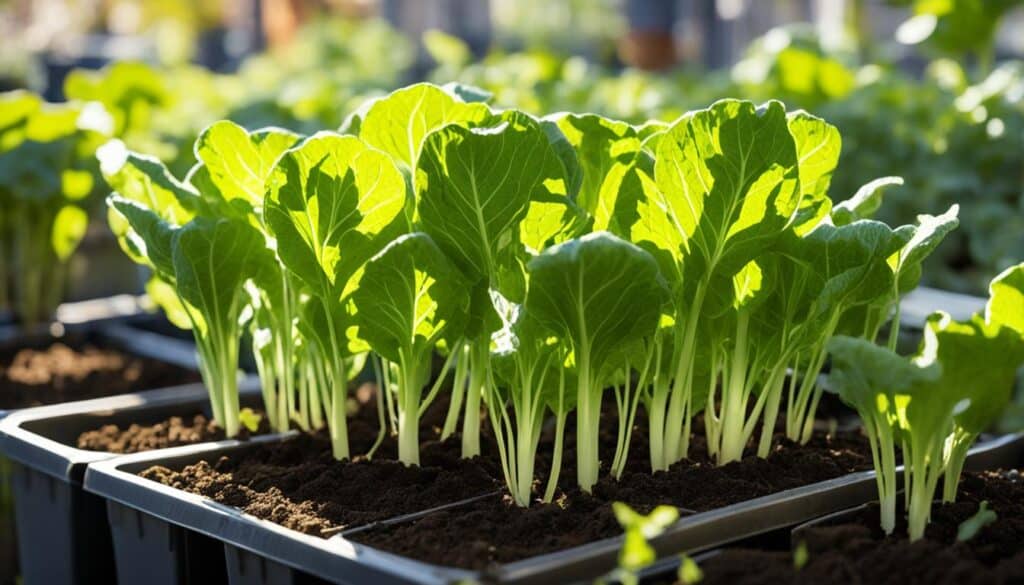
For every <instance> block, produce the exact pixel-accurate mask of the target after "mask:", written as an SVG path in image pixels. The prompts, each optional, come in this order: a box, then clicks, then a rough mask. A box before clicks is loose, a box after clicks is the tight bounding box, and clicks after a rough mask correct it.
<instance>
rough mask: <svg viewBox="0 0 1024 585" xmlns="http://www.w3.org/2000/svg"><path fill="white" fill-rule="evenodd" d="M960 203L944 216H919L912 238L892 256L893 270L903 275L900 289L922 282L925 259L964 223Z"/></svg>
mask: <svg viewBox="0 0 1024 585" xmlns="http://www.w3.org/2000/svg"><path fill="white" fill-rule="evenodd" d="M959 212H960V206H959V205H953V206H951V207H950V208H949V210H948V211H946V213H943V214H941V215H919V216H917V226H916V227H915V229H914V235H913V237H912V238H910V241H908V242H907V243H906V245H905V246H903V248H902V249H901V250H900V251H899V254H898V255H895V256H893V257H892V258H890V259H889V263H890V265H892V267H893V271H894V272H896V273H897V275H898V278H899V292H900V293H905V292H909V291H911V290H913V289H915V288H917V284H918V282H920V281H921V263H922V262H924V260H925V258H927V257H928V256H929V255H930V254H931V253H932V252H933V251H934V250H935V248H937V247H938V245H939V244H941V243H942V240H944V239H945V238H946V236H947V235H949V233H950V232H952V231H953V230H955V229H956V228H957V226H959V225H960V220H959V219H958V218H957V215H958V214H959Z"/></svg>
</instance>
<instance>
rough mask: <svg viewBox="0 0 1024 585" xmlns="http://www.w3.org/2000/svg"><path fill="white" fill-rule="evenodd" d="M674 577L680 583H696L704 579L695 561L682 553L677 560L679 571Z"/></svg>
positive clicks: (692, 584) (694, 584)
mask: <svg viewBox="0 0 1024 585" xmlns="http://www.w3.org/2000/svg"><path fill="white" fill-rule="evenodd" d="M676 578H677V579H679V582H680V583H682V585H697V583H700V582H701V581H703V580H704V571H701V570H700V566H698V565H697V561H695V560H693V559H692V558H690V557H689V556H688V555H682V556H681V557H680V560H679V571H678V572H677V573H676Z"/></svg>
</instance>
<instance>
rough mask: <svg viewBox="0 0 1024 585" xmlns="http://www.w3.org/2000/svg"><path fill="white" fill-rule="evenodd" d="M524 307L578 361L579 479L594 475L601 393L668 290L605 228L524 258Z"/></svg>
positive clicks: (647, 330)
mask: <svg viewBox="0 0 1024 585" xmlns="http://www.w3.org/2000/svg"><path fill="white" fill-rule="evenodd" d="M527 270H528V272H529V279H530V284H529V289H528V290H527V293H526V302H525V307H526V311H527V313H528V314H529V315H531V318H533V319H536V320H537V321H538V323H539V324H540V325H542V326H543V327H544V328H546V329H547V330H548V331H549V332H551V333H553V334H555V335H556V336H558V337H559V338H560V339H562V340H563V341H564V342H565V343H567V344H568V345H569V346H570V347H571V348H572V352H573V359H574V362H575V364H576V372H577V386H576V421H577V423H576V450H577V469H576V474H577V477H576V479H577V482H578V483H579V486H580V488H581V489H583V490H584V491H587V492H589V491H590V490H591V489H592V488H593V486H594V484H595V483H597V478H598V473H599V471H600V467H601V461H600V457H599V453H598V431H599V430H600V416H601V401H602V398H603V395H604V389H605V387H606V384H607V383H608V382H609V381H610V379H611V376H612V375H613V374H614V373H615V370H616V369H618V367H619V364H620V363H622V361H621V360H622V358H624V357H625V354H626V351H627V350H628V349H629V348H630V345H631V344H632V343H634V342H637V341H639V340H642V339H644V338H650V337H652V336H653V335H654V334H655V332H656V330H657V325H658V320H659V317H660V315H661V308H662V305H663V304H664V303H665V301H666V300H667V290H666V286H665V284H664V282H663V281H662V279H661V276H660V275H659V273H658V266H657V263H656V262H655V261H654V258H653V257H652V256H651V255H650V254H648V253H647V252H645V251H644V250H642V249H640V248H638V247H637V246H634V245H633V244H630V243H629V242H626V241H625V240H622V239H620V238H618V237H616V236H614V235H612V234H610V233H608V232H597V233H593V234H588V235H586V236H583V237H581V238H579V239H575V240H570V241H568V242H565V243H562V244H558V245H556V246H553V247H551V248H549V249H548V250H545V251H544V252H543V253H541V254H540V255H538V256H537V257H535V258H534V259H532V260H531V261H530V262H529V264H528V265H527Z"/></svg>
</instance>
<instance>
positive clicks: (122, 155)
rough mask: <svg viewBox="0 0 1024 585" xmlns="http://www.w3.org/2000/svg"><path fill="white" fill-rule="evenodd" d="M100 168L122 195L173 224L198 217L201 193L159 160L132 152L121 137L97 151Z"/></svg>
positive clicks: (183, 222) (182, 223) (114, 188)
mask: <svg viewBox="0 0 1024 585" xmlns="http://www.w3.org/2000/svg"><path fill="white" fill-rule="evenodd" d="M96 157H97V158H98V159H99V161H100V170H101V171H102V173H103V178H104V179H106V181H107V183H108V184H109V185H110V187H111V189H113V190H114V191H115V192H116V193H117V194H118V195H120V196H121V197H123V198H125V199H129V200H132V201H135V202H136V203H138V204H140V205H142V206H144V207H147V208H149V209H151V210H152V211H153V212H154V213H156V214H157V215H158V216H160V218H161V219H163V220H164V221H167V222H169V223H171V224H172V225H185V224H186V223H188V222H189V220H191V219H192V218H193V217H195V215H196V212H197V209H198V206H199V194H198V193H197V192H196V190H195V189H194V188H192V186H191V185H189V184H187V183H182V182H180V181H178V180H177V179H175V178H174V177H173V176H172V175H171V173H170V172H169V171H168V170H167V167H165V166H164V165H163V163H161V162H160V161H159V160H157V159H156V158H154V157H151V156H146V155H144V154H139V153H135V152H130V151H129V150H128V149H127V148H126V147H125V145H124V143H123V142H121V141H120V140H112V141H110V142H108V143H106V144H104V145H103V146H102V147H100V148H99V149H98V150H97V151H96Z"/></svg>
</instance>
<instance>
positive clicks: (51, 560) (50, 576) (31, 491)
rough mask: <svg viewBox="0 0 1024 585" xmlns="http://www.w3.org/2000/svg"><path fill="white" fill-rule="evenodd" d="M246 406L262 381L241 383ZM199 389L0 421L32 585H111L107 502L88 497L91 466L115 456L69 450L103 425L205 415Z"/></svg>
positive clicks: (25, 573) (36, 411)
mask: <svg viewBox="0 0 1024 585" xmlns="http://www.w3.org/2000/svg"><path fill="white" fill-rule="evenodd" d="M240 394H241V397H242V402H243V404H244V405H247V406H257V405H259V404H260V400H261V398H260V392H259V384H258V382H257V381H256V380H255V379H247V380H245V381H243V382H242V384H241V386H240ZM208 403H209V398H208V396H207V391H206V388H205V387H204V386H203V385H202V384H187V385H184V386H176V387H172V388H165V389H161V390H151V391H146V392H140V393H135V394H122V395H120V396H113V397H109V398H98V399H95V400H85V401H81V402H71V403H65V404H58V405H53V406H42V407H38V408H31V409H25V410H21V411H17V412H15V413H13V414H11V415H10V416H8V417H7V418H5V419H4V420H3V421H0V451H3V453H4V455H6V456H7V457H8V458H9V459H10V460H11V461H12V467H13V477H12V483H13V488H14V489H13V491H14V501H15V521H16V525H17V536H18V542H19V558H20V563H21V570H22V577H23V579H24V582H25V583H26V584H27V585H34V584H36V583H41V584H47V585H50V584H63V583H68V584H72V583H114V582H115V581H114V558H113V553H112V548H111V542H110V533H109V530H108V528H107V526H108V524H107V518H106V507H105V502H104V500H103V499H102V498H98V497H96V496H94V495H92V494H89V493H86V492H85V491H84V490H83V489H82V481H83V479H84V476H85V470H86V467H87V466H88V465H89V464H90V463H93V462H96V461H102V460H104V459H110V458H113V457H116V456H117V455H115V454H111V453H104V452H96V451H85V450H82V449H77V448H75V447H73V446H71V445H73V444H74V442H75V440H76V438H77V437H78V435H79V434H80V433H82V432H83V431H87V430H91V429H95V428H97V427H99V426H101V425H103V424H120V425H126V424H131V423H133V422H138V423H143V424H145V423H153V422H158V421H160V420H164V419H166V418H167V417H169V416H174V415H185V416H187V415H191V414H194V413H197V412H207V414H208V413H209V412H208V408H209V406H208Z"/></svg>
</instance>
